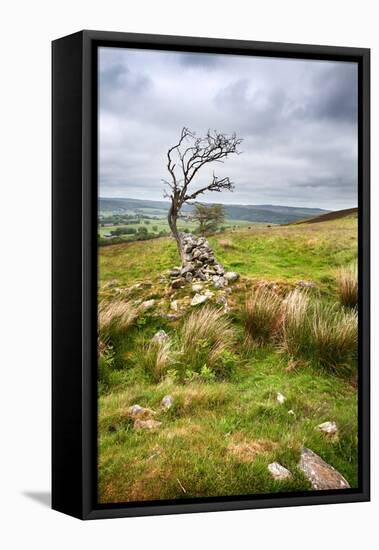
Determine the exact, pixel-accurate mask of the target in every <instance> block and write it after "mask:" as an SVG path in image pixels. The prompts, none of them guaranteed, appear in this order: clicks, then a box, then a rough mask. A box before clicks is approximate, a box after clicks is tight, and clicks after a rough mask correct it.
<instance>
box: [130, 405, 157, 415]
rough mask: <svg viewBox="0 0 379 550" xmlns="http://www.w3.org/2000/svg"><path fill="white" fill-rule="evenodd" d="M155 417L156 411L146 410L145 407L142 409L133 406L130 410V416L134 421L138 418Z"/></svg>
mask: <svg viewBox="0 0 379 550" xmlns="http://www.w3.org/2000/svg"><path fill="white" fill-rule="evenodd" d="M153 415H155V411H153V410H152V409H145V407H141V406H140V405H137V404H135V405H132V406H131V407H129V408H128V416H130V417H131V418H133V419H136V418H139V419H141V418H150V416H153Z"/></svg>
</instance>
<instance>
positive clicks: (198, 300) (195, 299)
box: [191, 294, 208, 306]
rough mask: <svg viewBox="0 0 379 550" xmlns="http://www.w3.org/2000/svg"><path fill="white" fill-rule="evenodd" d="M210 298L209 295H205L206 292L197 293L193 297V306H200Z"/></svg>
mask: <svg viewBox="0 0 379 550" xmlns="http://www.w3.org/2000/svg"><path fill="white" fill-rule="evenodd" d="M207 300H208V296H204V294H195V296H194V297H193V298H192V301H191V306H199V305H200V304H203V303H204V302H206V301H207Z"/></svg>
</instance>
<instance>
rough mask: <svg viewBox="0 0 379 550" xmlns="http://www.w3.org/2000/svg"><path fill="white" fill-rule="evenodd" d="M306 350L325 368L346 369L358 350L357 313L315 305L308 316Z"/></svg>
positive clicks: (334, 307) (330, 306) (329, 306)
mask: <svg viewBox="0 0 379 550" xmlns="http://www.w3.org/2000/svg"><path fill="white" fill-rule="evenodd" d="M310 335H311V339H310V350H311V352H313V355H314V357H315V358H316V360H318V362H319V363H320V364H321V365H323V366H325V367H328V368H332V369H333V370H334V369H338V368H343V367H346V368H349V365H350V364H351V363H352V362H353V361H354V359H355V357H356V356H357V352H358V315H357V312H356V311H346V310H343V309H340V308H338V307H336V306H335V305H329V304H328V305H325V304H316V305H315V307H314V308H313V312H312V315H311V327H310Z"/></svg>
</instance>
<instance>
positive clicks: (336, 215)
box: [295, 208, 358, 225]
mask: <svg viewBox="0 0 379 550" xmlns="http://www.w3.org/2000/svg"><path fill="white" fill-rule="evenodd" d="M357 215H358V208H346V209H344V210H336V211H334V212H327V213H326V214H321V216H316V217H314V218H310V219H308V220H301V221H299V222H295V223H296V225H300V224H303V223H320V222H328V221H332V220H339V219H341V218H346V217H349V216H357Z"/></svg>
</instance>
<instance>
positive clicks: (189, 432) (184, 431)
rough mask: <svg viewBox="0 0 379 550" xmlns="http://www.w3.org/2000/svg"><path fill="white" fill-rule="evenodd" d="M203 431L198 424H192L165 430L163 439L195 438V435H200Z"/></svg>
mask: <svg viewBox="0 0 379 550" xmlns="http://www.w3.org/2000/svg"><path fill="white" fill-rule="evenodd" d="M201 431H202V428H201V426H199V425H198V424H190V425H188V426H178V427H174V428H171V429H169V430H165V431H164V432H163V433H162V437H165V438H166V439H174V438H175V437H180V438H187V437H191V436H193V434H194V433H199V432H201Z"/></svg>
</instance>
